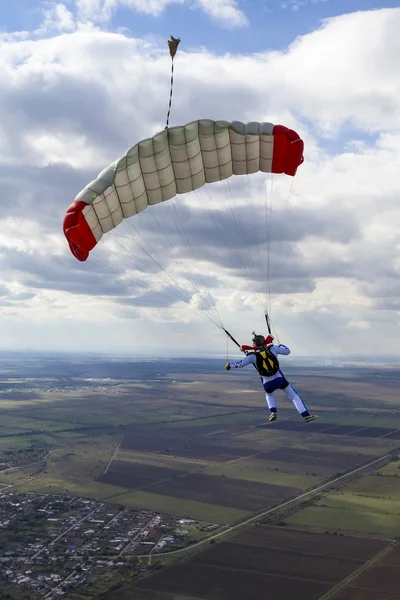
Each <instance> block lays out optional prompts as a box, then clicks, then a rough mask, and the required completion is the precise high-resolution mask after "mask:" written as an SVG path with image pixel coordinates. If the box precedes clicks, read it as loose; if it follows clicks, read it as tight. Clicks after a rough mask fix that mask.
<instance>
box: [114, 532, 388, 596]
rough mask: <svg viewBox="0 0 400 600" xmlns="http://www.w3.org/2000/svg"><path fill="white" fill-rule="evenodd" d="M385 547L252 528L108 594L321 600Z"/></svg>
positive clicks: (351, 539)
mask: <svg viewBox="0 0 400 600" xmlns="http://www.w3.org/2000/svg"><path fill="white" fill-rule="evenodd" d="M386 546H387V542H385V541H382V540H374V539H368V538H367V539H362V538H355V537H338V536H333V535H326V534H318V533H304V532H301V531H288V530H285V529H282V528H276V527H253V528H251V529H249V530H247V531H245V532H244V533H241V534H239V535H238V536H236V537H235V538H234V539H233V540H232V541H230V542H222V543H220V544H215V545H214V546H212V547H210V548H209V549H207V550H205V551H204V552H201V553H199V554H197V555H195V556H194V557H192V558H191V559H189V560H188V561H186V562H185V563H184V564H173V565H172V566H170V567H167V568H164V569H163V570H161V571H158V572H157V573H155V574H153V575H152V576H151V577H146V578H145V579H143V580H142V581H139V582H137V583H136V584H135V585H131V586H129V588H122V589H121V590H119V591H118V594H119V595H113V594H110V595H109V596H108V597H107V598H108V600H117V598H119V599H121V600H153V599H156V600H167V598H170V597H171V595H172V597H174V598H176V599H177V600H184V599H186V598H199V599H201V600H217V599H221V598H224V599H225V598H226V599H228V598H229V599H231V598H234V599H238V600H244V599H245V598H252V597H259V594H260V590H263V593H265V594H268V596H269V597H271V598H274V600H275V599H279V600H291V599H292V598H293V600H295V599H296V598H297V599H298V598H301V599H302V600H317V599H318V598H320V597H321V596H322V595H323V594H325V593H327V592H328V591H329V590H330V589H332V588H333V587H334V586H335V585H337V584H338V583H339V582H340V581H341V580H343V579H344V578H346V577H348V576H349V575H351V574H352V573H354V572H355V571H357V569H359V568H360V567H362V566H363V564H364V563H365V561H368V560H371V559H373V557H374V556H375V555H377V554H378V553H379V552H381V551H382V550H383V549H384V548H385V547H386ZM386 566H389V565H386Z"/></svg>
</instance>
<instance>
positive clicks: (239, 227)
mask: <svg viewBox="0 0 400 600" xmlns="http://www.w3.org/2000/svg"><path fill="white" fill-rule="evenodd" d="M221 183H222V182H221ZM226 185H227V186H228V190H229V194H230V197H231V199H232V200H233V192H232V188H231V186H230V183H229V181H228V180H227V181H226ZM229 208H230V211H231V213H232V217H233V220H234V223H235V225H236V228H237V231H238V232H239V233H240V234H241V236H242V239H243V241H244V248H245V249H246V252H247V257H248V263H249V265H250V267H251V271H249V268H248V267H247V266H246V265H245V263H244V262H243V259H242V257H241V255H240V253H239V252H237V253H238V256H239V257H240V260H241V262H242V265H243V266H244V269H245V272H246V278H247V284H248V286H249V288H250V290H251V292H252V294H253V295H254V296H255V297H256V298H257V297H258V301H259V302H260V303H261V305H262V304H263V303H262V299H261V297H260V295H259V294H258V292H257V290H256V289H255V288H254V282H255V281H256V280H257V277H256V274H255V271H254V265H253V261H252V257H251V253H250V249H249V245H248V241H247V237H246V234H245V232H244V230H243V227H242V224H241V220H240V219H238V218H237V216H236V214H235V211H234V209H233V206H232V204H231V205H230V206H229Z"/></svg>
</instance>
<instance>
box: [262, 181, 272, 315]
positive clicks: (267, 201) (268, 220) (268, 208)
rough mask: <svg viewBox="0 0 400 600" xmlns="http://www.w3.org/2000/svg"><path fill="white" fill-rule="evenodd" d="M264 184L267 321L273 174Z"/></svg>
mask: <svg viewBox="0 0 400 600" xmlns="http://www.w3.org/2000/svg"><path fill="white" fill-rule="evenodd" d="M268 183H270V190H268ZM264 184H265V221H266V223H265V227H266V246H267V269H266V271H267V276H266V281H265V295H266V306H265V307H264V308H265V311H266V314H268V319H269V320H270V318H271V310H272V299H271V297H272V293H271V292H272V285H271V284H272V281H271V280H272V273H271V248H272V230H273V227H272V223H273V218H272V215H273V209H272V203H273V191H274V174H273V173H271V174H270V177H267V178H266V179H265V180H264Z"/></svg>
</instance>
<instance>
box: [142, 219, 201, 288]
mask: <svg viewBox="0 0 400 600" xmlns="http://www.w3.org/2000/svg"><path fill="white" fill-rule="evenodd" d="M149 214H151V216H152V218H153V220H154V221H155V223H156V224H157V226H158V229H159V231H160V233H161V235H162V236H163V238H164V240H165V242H166V244H165V243H164V244H163V246H164V249H165V252H166V253H168V252H169V251H170V249H171V248H173V247H174V244H173V243H172V242H171V240H170V239H169V238H168V235H167V234H166V233H165V231H164V228H163V227H161V224H160V222H159V220H158V219H157V217H156V215H155V214H154V211H150V213H149ZM153 231H154V229H153ZM175 260H176V261H177V263H178V264H180V266H181V267H182V269H183V270H184V271H185V275H186V279H187V281H189V282H190V284H191V286H192V288H193V290H194V291H195V292H196V293H200V292H201V290H200V288H199V287H198V286H197V285H196V283H195V281H194V280H193V279H192V276H191V274H190V271H189V270H188V268H187V266H186V265H185V263H184V262H183V260H182V259H181V258H179V257H178V258H175Z"/></svg>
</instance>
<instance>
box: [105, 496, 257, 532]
mask: <svg viewBox="0 0 400 600" xmlns="http://www.w3.org/2000/svg"><path fill="white" fill-rule="evenodd" d="M111 500H112V502H115V503H117V504H123V505H126V506H131V507H134V508H146V509H148V510H155V511H160V512H165V513H169V514H171V515H176V516H179V517H188V518H192V519H197V520H200V521H206V522H208V523H220V524H223V525H228V524H232V523H235V522H237V521H240V520H242V519H244V518H246V517H248V516H249V515H250V514H251V513H250V511H245V510H239V509H236V508H231V507H226V506H218V505H213V504H208V503H206V502H196V501H194V500H186V499H184V500H182V499H181V498H173V497H170V496H162V495H159V494H152V493H150V492H142V491H137V492H128V493H125V494H121V495H119V496H115V497H113V498H111Z"/></svg>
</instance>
